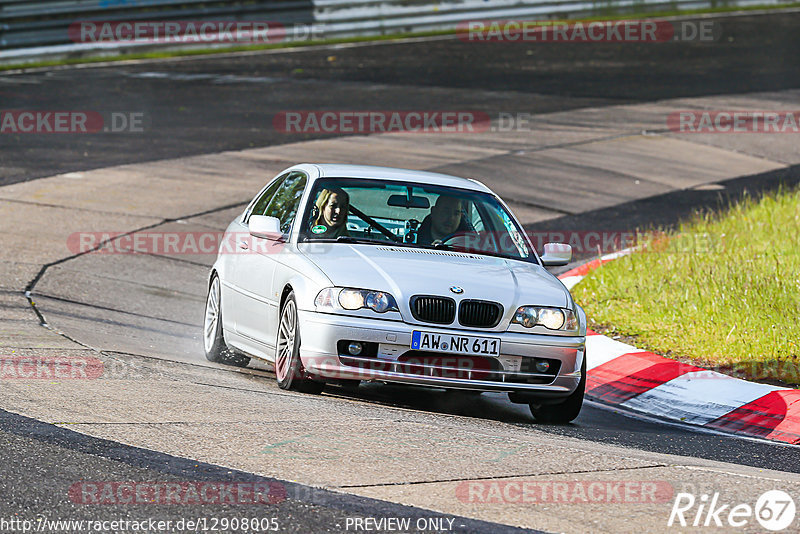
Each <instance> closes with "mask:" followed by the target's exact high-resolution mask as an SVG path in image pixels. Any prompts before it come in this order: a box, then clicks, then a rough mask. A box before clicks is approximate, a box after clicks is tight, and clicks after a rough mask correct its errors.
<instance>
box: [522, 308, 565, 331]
mask: <svg viewBox="0 0 800 534" xmlns="http://www.w3.org/2000/svg"><path fill="white" fill-rule="evenodd" d="M511 322H512V323H517V324H520V325H522V326H524V327H525V328H533V327H534V326H537V325H542V326H544V327H545V328H547V329H549V330H561V331H565V332H577V331H578V318H577V317H576V316H575V312H573V311H572V310H567V309H563V308H542V307H538V306H520V307H519V308H517V311H516V312H515V313H514V318H513V319H511Z"/></svg>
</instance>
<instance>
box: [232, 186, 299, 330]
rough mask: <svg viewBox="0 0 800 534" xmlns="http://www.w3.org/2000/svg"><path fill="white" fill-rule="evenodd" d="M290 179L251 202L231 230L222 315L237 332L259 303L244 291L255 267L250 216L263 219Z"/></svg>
mask: <svg viewBox="0 0 800 534" xmlns="http://www.w3.org/2000/svg"><path fill="white" fill-rule="evenodd" d="M287 176H289V173H286V174H284V175H282V176H279V177H277V178H275V179H274V180H272V182H270V183H269V185H267V186H266V187H265V188H264V189H263V190H262V191H261V192H260V193H259V194H258V195H257V196H256V198H255V199H253V202H251V204H250V206H248V208H247V210H246V211H245V212H244V213H243V214H242V216H241V217H240V218H239V219H237V220H236V222H235V223H234V224H232V225H231V228H230V229H229V230H230V232H231V234H232V237H231V241H232V243H231V248H230V249H229V250H230V253H229V254H227V255H226V256H225V257H224V258H223V260H224V261H225V266H226V273H227V276H226V277H225V278H226V280H225V283H223V288H222V291H223V294H222V303H223V310H222V311H223V315H224V316H225V317H227V318H228V319H227V321H226V322H228V323H229V324H232V325H233V328H234V330H236V331H237V332H239V331H240V326H239V325H240V324H241V323H242V322H243V321H245V320H246V318H247V315H248V314H250V313H253V311H254V310H253V308H254V306H255V303H254V302H252V301H253V298H252V297H251V296H247V295H246V294H245V292H244V288H243V287H241V278H242V276H243V275H242V273H243V272H246V271H247V269H248V265H249V264H252V263H253V262H251V261H249V257H248V256H249V255H250V243H251V242H252V240H253V238H252V237H251V236H250V231H249V230H248V227H247V223H248V221H249V219H250V215H252V214H257V215H263V213H264V212H265V211H266V209H267V206H269V202H270V201H271V200H272V197H274V196H275V193H276V192H277V191H278V188H279V187H280V186H281V184H283V181H284V180H285V179H286V177H287Z"/></svg>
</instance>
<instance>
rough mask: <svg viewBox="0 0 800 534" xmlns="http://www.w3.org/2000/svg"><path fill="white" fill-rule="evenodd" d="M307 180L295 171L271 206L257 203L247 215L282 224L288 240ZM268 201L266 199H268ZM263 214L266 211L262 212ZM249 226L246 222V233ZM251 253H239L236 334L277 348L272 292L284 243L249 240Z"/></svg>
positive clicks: (285, 179) (275, 303)
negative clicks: (239, 306) (278, 221)
mask: <svg viewBox="0 0 800 534" xmlns="http://www.w3.org/2000/svg"><path fill="white" fill-rule="evenodd" d="M306 182H307V177H306V175H305V173H303V172H300V171H294V172H291V173H289V174H287V175H286V176H285V177H283V179H282V180H281V181H280V184H279V185H278V186H277V188H276V189H275V191H274V194H272V195H271V197H270V198H269V200H268V202H266V201H265V202H260V201H259V202H256V205H254V207H253V210H252V211H251V212H250V213H249V214H248V215H247V220H248V221H249V218H250V216H252V215H267V216H269V217H277V218H278V219H279V220H280V221H281V232H282V233H283V239H284V240H288V238H289V232H290V230H291V225H292V222H293V220H294V215H295V213H296V212H297V208H298V206H299V204H300V199H301V197H302V196H303V191H304V189H305V186H306ZM265 200H266V199H265ZM262 210H263V211H262ZM246 228H247V222H245V231H247V230H246ZM247 236H248V237H249V243H247V244H246V245H247V246H248V249H246V250H242V249H240V250H238V251H237V252H239V253H238V254H237V261H236V263H237V267H236V269H235V271H234V274H233V276H234V283H235V284H236V286H237V287H238V290H239V293H240V295H241V299H240V301H241V302H240V305H241V309H240V310H238V311H237V312H236V316H237V321H236V331H237V332H238V333H239V334H241V335H243V336H247V337H248V338H251V339H254V340H256V341H258V342H260V343H262V344H264V345H267V346H268V347H273V346H274V345H275V332H276V328H277V323H278V321H277V319H278V309H277V308H278V305H279V295H276V294H275V293H274V291H272V285H273V284H272V279H273V277H274V274H275V267H276V266H277V262H278V261H279V258H280V255H281V253H282V250H283V245H284V243H283V242H281V241H271V240H267V239H263V238H258V237H253V236H249V234H247Z"/></svg>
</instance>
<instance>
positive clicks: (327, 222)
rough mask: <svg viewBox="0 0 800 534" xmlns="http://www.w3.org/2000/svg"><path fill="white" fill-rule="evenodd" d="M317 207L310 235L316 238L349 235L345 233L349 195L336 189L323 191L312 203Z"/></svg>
mask: <svg viewBox="0 0 800 534" xmlns="http://www.w3.org/2000/svg"><path fill="white" fill-rule="evenodd" d="M314 204H315V205H316V207H317V209H316V218H315V220H314V222H313V223H312V226H311V233H312V234H314V235H315V236H317V237H332V238H336V237H339V236H346V235H350V234H349V233H348V232H347V212H348V209H349V207H350V195H348V194H347V192H346V191H344V190H342V189H339V188H338V187H337V188H331V189H323V190H322V191H320V192H319V195H318V196H317V201H316V202H315V203H314Z"/></svg>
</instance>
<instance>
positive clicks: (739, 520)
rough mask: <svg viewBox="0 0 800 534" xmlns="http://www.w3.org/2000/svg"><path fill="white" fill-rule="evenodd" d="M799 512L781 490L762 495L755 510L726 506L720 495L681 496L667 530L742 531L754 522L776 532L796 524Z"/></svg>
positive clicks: (673, 506)
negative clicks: (737, 529) (685, 528)
mask: <svg viewBox="0 0 800 534" xmlns="http://www.w3.org/2000/svg"><path fill="white" fill-rule="evenodd" d="M796 512H797V509H796V507H795V503H794V499H792V497H791V496H790V495H789V494H788V493H786V492H785V491H781V490H770V491H767V492H765V493H763V494H762V495H761V496H760V497H759V498H758V499H757V500H756V503H755V506H751V505H750V504H748V503H740V504H733V503H726V502H724V501H723V500H721V499H720V496H719V493H714V495H712V496H711V497H709V496H708V495H707V494H703V495H701V496H700V498H699V499H698V498H696V497H695V496H694V495H693V494H691V493H678V495H677V496H676V497H675V502H674V503H673V505H672V512H671V513H670V514H669V521H668V522H667V526H670V527H672V526H681V527H686V526H688V525H691V526H693V527H729V528H731V527H732V528H741V527H744V526H747V525H749V524H752V521H753V519H755V520H756V521H757V522H758V524H759V525H761V527H762V528H765V529H767V530H770V531H773V532H777V531H780V530H784V529H786V528H789V527H790V526H791V525H792V524H793V522H794V518H795V513H796Z"/></svg>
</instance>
